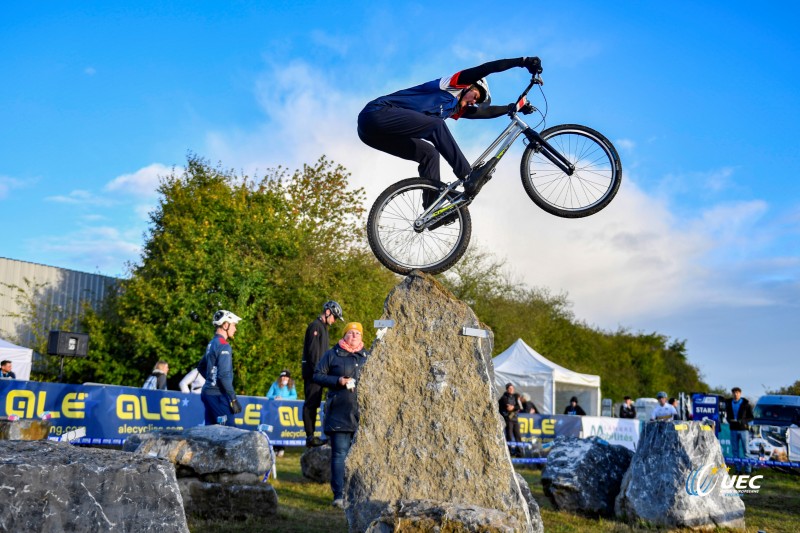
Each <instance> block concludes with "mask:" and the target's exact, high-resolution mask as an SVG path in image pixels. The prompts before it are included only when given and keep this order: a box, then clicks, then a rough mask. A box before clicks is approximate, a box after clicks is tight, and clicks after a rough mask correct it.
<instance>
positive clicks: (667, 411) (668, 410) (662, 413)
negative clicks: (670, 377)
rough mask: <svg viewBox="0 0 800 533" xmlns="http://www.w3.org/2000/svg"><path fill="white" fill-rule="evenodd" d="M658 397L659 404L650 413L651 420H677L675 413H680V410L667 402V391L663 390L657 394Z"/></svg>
mask: <svg viewBox="0 0 800 533" xmlns="http://www.w3.org/2000/svg"><path fill="white" fill-rule="evenodd" d="M656 398H657V399H658V405H657V406H656V407H655V409H653V412H652V413H651V414H650V421H651V422H652V421H654V420H658V421H659V422H670V421H672V420H675V415H677V414H678V411H676V410H675V408H674V407H672V406H671V405H669V404H668V403H667V393H666V392H664V391H661V392H659V393H658V394H656Z"/></svg>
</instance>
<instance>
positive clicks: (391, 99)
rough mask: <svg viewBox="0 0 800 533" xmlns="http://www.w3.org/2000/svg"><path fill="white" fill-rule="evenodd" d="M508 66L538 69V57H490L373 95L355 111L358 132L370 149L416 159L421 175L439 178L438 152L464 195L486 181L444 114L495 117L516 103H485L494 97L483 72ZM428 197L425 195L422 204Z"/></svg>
mask: <svg viewBox="0 0 800 533" xmlns="http://www.w3.org/2000/svg"><path fill="white" fill-rule="evenodd" d="M512 67H524V68H527V69H528V71H529V72H530V73H531V74H536V73H539V72H541V61H540V60H539V58H538V57H519V58H515V59H499V60H497V61H490V62H488V63H484V64H483V65H479V66H477V67H473V68H469V69H466V70H462V71H459V72H456V73H455V74H453V75H452V76H445V77H444V78H441V79H436V80H432V81H429V82H427V83H423V84H422V85H417V86H415V87H410V88H408V89H404V90H402V91H397V92H395V93H392V94H389V95H386V96H381V97H379V98H376V99H375V100H372V101H371V102H369V103H368V104H367V105H366V106H365V107H364V109H363V110H362V111H361V113H359V115H358V136H359V138H360V139H361V140H362V141H363V142H364V144H366V145H368V146H371V147H372V148H375V149H377V150H381V151H382V152H386V153H388V154H392V155H395V156H397V157H400V158H402V159H408V160H411V161H416V162H418V163H419V173H420V176H421V177H423V178H429V179H433V180H436V181H440V182H441V178H440V176H439V155H440V154H441V155H442V157H444V159H445V161H447V163H448V164H449V165H450V167H452V169H453V173H454V174H455V175H456V177H458V178H460V179H466V181H465V183H464V190H465V191H466V192H467V194H469V195H471V196H474V195H475V194H476V193H477V192H478V190H480V188H481V186H483V183H484V182H485V177H486V176H484V175H483V174H485V173H482V172H481V170H482V169H481V168H480V167H479V168H476V169H475V170H472V169H471V168H470V164H469V162H468V161H467V159H466V158H465V157H464V154H463V153H461V150H460V149H459V147H458V145H457V144H456V141H455V139H453V135H452V134H451V133H450V130H449V129H447V125H446V124H445V122H444V119H446V118H452V119H454V120H458V119H459V118H469V119H476V118H480V119H484V118H496V117H499V116H502V115H505V114H506V113H508V112H510V111H511V110H512V107H514V106H516V104H510V105H508V106H492V105H489V104H490V102H491V100H492V98H491V93H490V92H489V85H488V83H487V81H486V76H488V75H489V74H493V73H495V72H503V71H505V70H508V69H510V68H512ZM520 111H522V112H523V113H525V114H527V113H530V112H532V111H533V108H532V107H531V106H530V104H527V105H526V106H525V107H524V108H523V109H521V110H520ZM432 200H433V198H426V199H425V201H426V203H427V202H429V201H432Z"/></svg>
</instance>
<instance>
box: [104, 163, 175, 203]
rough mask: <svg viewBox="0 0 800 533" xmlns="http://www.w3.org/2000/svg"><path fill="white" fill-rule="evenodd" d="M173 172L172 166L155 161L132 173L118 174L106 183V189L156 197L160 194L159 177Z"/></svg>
mask: <svg viewBox="0 0 800 533" xmlns="http://www.w3.org/2000/svg"><path fill="white" fill-rule="evenodd" d="M171 172H172V169H171V168H170V167H167V166H165V165H162V164H161V163H153V164H151V165H148V166H146V167H143V168H140V169H139V170H137V171H136V172H134V173H132V174H123V175H121V176H117V177H116V178H114V179H113V180H111V181H110V182H109V183H108V184H106V186H105V190H106V191H109V192H119V193H123V194H130V195H132V196H138V197H154V196H156V195H157V194H158V184H159V177H160V176H166V175H168V174H170V173H171Z"/></svg>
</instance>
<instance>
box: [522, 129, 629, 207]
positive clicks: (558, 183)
mask: <svg viewBox="0 0 800 533" xmlns="http://www.w3.org/2000/svg"><path fill="white" fill-rule="evenodd" d="M541 136H542V138H543V139H544V140H546V141H547V142H548V144H550V146H552V147H553V148H554V149H555V150H556V151H557V152H559V153H560V154H561V155H562V156H564V157H565V158H566V159H567V160H568V161H569V162H570V163H572V165H574V166H575V171H574V172H573V173H572V175H569V174H567V173H566V172H564V171H563V170H561V169H560V168H559V167H558V166H556V165H555V164H554V163H553V162H552V161H550V160H549V159H548V158H547V157H545V156H544V154H543V153H542V149H539V150H537V149H536V148H535V147H534V146H533V145H528V147H527V148H526V149H525V153H524V154H523V155H522V164H521V166H520V173H521V174H522V185H523V186H524V187H525V192H527V193H528V196H530V198H531V200H533V202H534V203H535V204H536V205H538V206H539V207H541V208H542V209H544V210H545V211H547V212H548V213H550V214H553V215H556V216H559V217H564V218H580V217H586V216H589V215H593V214H594V213H597V212H598V211H600V210H601V209H603V208H604V207H606V206H607V205H608V204H609V203H611V200H613V199H614V196H615V195H616V194H617V191H618V190H619V185H620V182H621V181H622V163H621V162H620V160H619V154H617V150H616V149H615V148H614V145H612V144H611V142H610V141H609V140H608V139H606V138H605V137H603V136H602V135H601V134H600V133H598V132H596V131H595V130H593V129H592V128H587V127H586V126H580V125H578V124H562V125H560V126H553V127H552V128H548V129H546V130H544V131H543V132H542V133H541Z"/></svg>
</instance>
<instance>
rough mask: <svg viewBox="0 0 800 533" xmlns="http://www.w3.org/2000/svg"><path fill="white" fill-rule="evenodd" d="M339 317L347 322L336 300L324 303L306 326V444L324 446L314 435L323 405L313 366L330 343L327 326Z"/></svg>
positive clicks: (304, 389)
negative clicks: (320, 312)
mask: <svg viewBox="0 0 800 533" xmlns="http://www.w3.org/2000/svg"><path fill="white" fill-rule="evenodd" d="M337 320H342V321H344V315H343V313H342V306H341V305H339V304H338V303H337V302H335V301H333V300H329V301H327V302H325V304H323V306H322V314H321V315H319V316H318V317H317V318H315V319H314V321H313V322H311V323H310V324H309V325H308V327H307V328H306V336H305V340H304V341H303V360H302V361H301V368H302V370H303V396H304V397H305V401H304V402H303V428H304V429H305V431H306V446H308V447H309V448H312V447H314V446H322V440H321V439H320V438H319V437H317V436H315V435H314V431H315V429H316V425H317V409H319V406H320V405H321V404H322V386H320V385H317V384H316V383H314V369H315V368H317V363H319V360H320V359H322V355H323V354H324V353H325V352H327V351H328V348H330V344H329V341H328V326H330V325H331V324H333V323H334V322H336V321H337Z"/></svg>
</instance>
